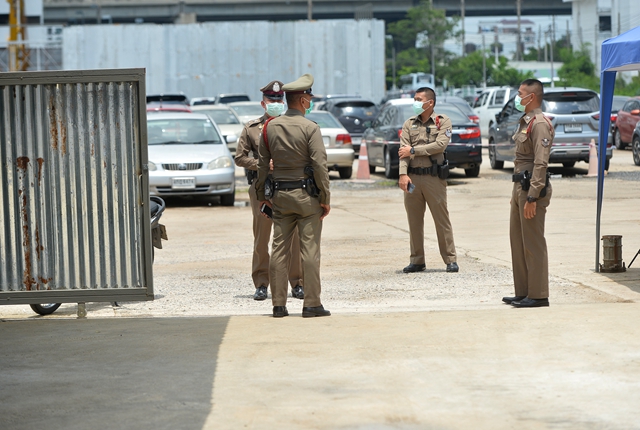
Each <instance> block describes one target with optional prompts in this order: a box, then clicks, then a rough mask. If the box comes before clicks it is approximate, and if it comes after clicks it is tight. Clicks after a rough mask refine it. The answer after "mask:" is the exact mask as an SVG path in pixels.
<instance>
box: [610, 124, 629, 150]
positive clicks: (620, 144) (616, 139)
mask: <svg viewBox="0 0 640 430" xmlns="http://www.w3.org/2000/svg"><path fill="white" fill-rule="evenodd" d="M613 141H614V142H615V145H616V148H618V149H624V148H626V147H627V144H626V143H624V142H623V141H622V138H621V137H620V130H618V129H616V130H615V131H614V132H613Z"/></svg>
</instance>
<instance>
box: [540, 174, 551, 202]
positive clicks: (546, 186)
mask: <svg viewBox="0 0 640 430" xmlns="http://www.w3.org/2000/svg"><path fill="white" fill-rule="evenodd" d="M549 178H551V173H549V172H547V175H546V179H545V181H544V188H543V189H542V190H540V195H539V196H538V198H543V197H544V196H546V195H547V188H549V184H550V182H549Z"/></svg>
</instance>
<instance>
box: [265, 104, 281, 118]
mask: <svg viewBox="0 0 640 430" xmlns="http://www.w3.org/2000/svg"><path fill="white" fill-rule="evenodd" d="M283 111H284V103H269V104H267V115H269V116H280V114H281V113H282V112H283Z"/></svg>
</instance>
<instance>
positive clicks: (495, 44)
mask: <svg viewBox="0 0 640 430" xmlns="http://www.w3.org/2000/svg"><path fill="white" fill-rule="evenodd" d="M495 32H496V33H495V37H494V41H493V55H494V56H495V58H496V66H497V65H498V63H499V58H498V27H496V28H495Z"/></svg>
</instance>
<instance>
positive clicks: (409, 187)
mask: <svg viewBox="0 0 640 430" xmlns="http://www.w3.org/2000/svg"><path fill="white" fill-rule="evenodd" d="M415 189H416V186H415V185H413V182H409V185H407V191H409V192H410V193H412V192H413V190H415Z"/></svg>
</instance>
